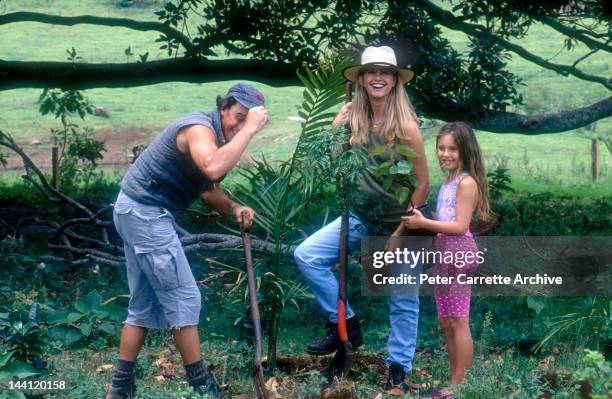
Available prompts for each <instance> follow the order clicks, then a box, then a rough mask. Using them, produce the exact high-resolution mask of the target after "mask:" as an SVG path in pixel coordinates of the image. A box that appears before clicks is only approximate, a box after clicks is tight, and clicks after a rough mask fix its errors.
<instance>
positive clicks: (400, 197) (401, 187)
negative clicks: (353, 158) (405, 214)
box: [368, 143, 416, 204]
mask: <svg viewBox="0 0 612 399" xmlns="http://www.w3.org/2000/svg"><path fill="white" fill-rule="evenodd" d="M381 155H387V158H385V161H384V162H380V163H376V162H372V163H371V166H370V170H371V172H372V173H373V174H374V176H377V177H380V178H382V177H384V181H383V188H384V189H385V190H386V191H389V190H391V188H394V191H395V192H394V195H395V198H396V199H397V202H398V203H400V204H405V203H406V201H407V200H408V198H409V197H410V193H412V192H413V191H414V189H415V187H416V182H415V181H414V180H415V178H414V176H413V172H412V164H411V163H410V162H409V161H407V160H406V159H405V158H410V157H414V156H415V155H416V154H415V152H414V150H413V149H412V148H410V147H408V146H405V145H403V144H400V143H396V144H394V145H381V146H378V147H375V148H374V149H372V151H370V153H369V154H368V156H369V157H370V158H371V159H376V158H378V157H380V156H381Z"/></svg>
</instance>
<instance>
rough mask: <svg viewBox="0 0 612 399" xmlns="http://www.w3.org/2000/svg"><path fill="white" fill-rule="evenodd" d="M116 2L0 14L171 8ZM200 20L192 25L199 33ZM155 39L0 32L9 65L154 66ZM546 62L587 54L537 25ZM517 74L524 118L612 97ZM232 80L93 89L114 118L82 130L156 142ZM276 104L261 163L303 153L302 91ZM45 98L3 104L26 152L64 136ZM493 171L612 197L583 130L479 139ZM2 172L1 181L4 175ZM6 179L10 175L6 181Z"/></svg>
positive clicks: (259, 141)
mask: <svg viewBox="0 0 612 399" xmlns="http://www.w3.org/2000/svg"><path fill="white" fill-rule="evenodd" d="M119 3H121V2H120V1H118V0H105V1H93V0H80V1H50V0H48V1H47V0H29V1H19V2H17V1H3V2H0V12H11V11H17V10H29V11H37V12H48V13H53V14H61V15H80V14H94V15H105V16H117V17H127V18H135V19H139V20H155V16H154V15H153V12H154V11H155V10H157V9H159V8H160V6H161V5H162V4H163V3H164V1H140V2H136V3H137V4H138V6H133V7H129V8H122V7H120V6H119ZM196 23H197V19H194V20H192V21H191V24H193V25H195V24H196ZM445 32H446V34H447V37H448V38H449V39H450V40H451V41H452V42H453V43H454V44H455V45H456V46H457V47H458V48H459V49H467V44H468V41H467V38H466V37H465V36H464V35H462V34H458V33H456V32H450V31H445ZM157 36H158V34H157V33H155V32H135V31H129V30H127V29H122V28H104V27H96V26H90V25H77V26H73V27H60V26H53V25H45V24H39V23H18V24H10V25H6V26H0V37H2V38H3V40H2V43H3V45H2V47H1V48H0V59H6V60H55V61H62V60H66V58H67V53H66V49H70V48H72V47H74V48H75V49H76V51H77V53H78V55H79V56H81V57H83V60H82V61H83V62H102V61H107V62H125V61H126V60H127V57H126V56H125V54H124V49H126V48H127V47H130V48H131V51H132V53H134V54H135V55H134V56H132V58H131V59H130V60H133V58H134V57H137V55H138V54H143V53H145V52H149V59H156V58H163V57H165V56H166V54H165V52H163V51H161V50H159V49H158V44H157V43H155V42H154V40H155V39H156V38H157ZM520 44H521V45H523V46H524V47H526V48H528V49H530V50H531V51H533V52H534V53H537V54H538V55H540V56H542V57H544V58H547V59H551V60H552V61H554V62H557V63H571V62H572V61H573V60H574V59H576V58H577V57H578V56H579V55H582V54H584V53H585V52H586V51H587V50H588V49H586V47H584V46H582V47H578V48H577V49H576V50H575V51H573V52H570V53H568V52H565V51H564V52H560V53H559V50H560V48H561V47H562V44H563V39H562V37H561V36H560V35H558V34H556V33H554V32H551V31H550V30H549V29H546V28H544V27H542V26H535V27H533V29H531V31H530V33H529V35H528V36H527V37H526V38H525V39H524V40H523V41H522V42H521V43H520ZM611 65H612V57H611V56H610V55H609V54H608V55H606V54H597V55H596V56H594V57H591V58H588V59H587V60H585V61H583V62H582V63H581V67H582V68H583V69H584V70H588V71H591V72H592V73H595V74H598V75H601V76H610V75H611V69H610V68H611ZM510 70H511V71H512V72H514V73H516V74H517V75H518V76H520V77H521V78H522V79H523V84H524V85H523V86H522V87H521V92H522V94H523V97H524V99H525V101H524V105H523V106H522V107H520V109H516V110H513V111H516V112H524V113H543V112H557V111H559V110H563V109H569V108H573V107H578V106H584V105H588V104H590V103H592V102H593V101H596V100H598V99H603V98H605V97H607V96H609V92H608V91H607V90H606V89H605V88H603V87H602V86H601V85H598V84H595V83H585V82H582V81H580V80H578V79H575V78H572V77H563V76H561V75H558V74H556V73H554V72H551V71H546V70H542V69H541V68H538V67H536V66H535V65H533V64H531V63H529V62H527V61H525V60H523V59H521V58H519V57H517V56H515V57H513V58H512V60H511V61H510ZM233 83H234V82H233V81H227V82H220V83H210V84H204V85H203V84H187V83H165V84H158V85H151V86H144V87H138V88H130V89H92V90H87V91H86V95H87V96H88V98H89V99H90V100H91V101H92V102H93V103H95V104H96V105H97V106H101V107H104V108H106V109H107V111H108V113H109V115H110V118H108V119H106V118H100V117H93V116H90V117H88V118H87V119H86V121H85V122H84V123H83V124H84V125H87V126H90V127H93V128H95V129H105V131H108V132H110V133H108V134H110V135H111V136H112V135H113V134H116V135H122V134H124V135H125V134H126V133H125V131H126V130H128V129H133V128H146V129H149V130H151V134H150V135H151V136H152V135H154V132H156V131H159V129H161V128H163V127H164V126H165V125H166V124H168V123H169V122H170V121H172V120H173V119H174V118H176V117H177V116H178V115H181V114H184V113H187V112H190V111H192V110H194V109H207V108H210V107H212V106H214V99H215V97H216V95H217V94H221V93H223V92H225V90H226V89H227V88H228V87H229V86H230V85H231V84H233ZM255 84H256V85H257V86H258V87H260V88H261V89H262V91H263V92H264V94H266V96H267V99H268V108H269V112H270V123H269V124H268V126H267V127H266V128H265V129H264V130H263V131H262V132H261V133H260V134H259V135H258V136H257V137H256V138H255V140H254V142H253V143H252V145H251V147H250V148H249V151H250V152H251V154H252V155H253V156H262V155H265V156H267V157H269V158H275V159H280V158H285V157H286V156H288V154H289V153H290V151H291V150H292V148H293V146H294V145H295V142H296V138H297V134H298V132H299V122H297V121H295V120H292V119H291V117H293V116H297V112H296V108H297V106H298V105H299V104H300V103H301V89H300V88H299V87H284V88H272V87H269V86H266V85H261V84H258V83H255ZM40 93H41V90H39V89H18V90H8V91H4V92H2V95H1V96H0V110H1V112H0V129H3V130H6V131H9V132H11V133H12V134H13V135H14V136H15V138H16V139H17V140H18V141H19V142H21V143H24V144H25V143H28V142H29V141H31V140H32V139H34V138H35V139H38V140H40V141H42V147H46V146H47V145H48V142H49V129H50V128H52V127H57V126H58V125H59V123H58V121H56V120H54V119H53V118H52V117H50V116H45V117H43V116H41V115H40V114H39V112H38V105H37V99H38V96H39V95H40ZM436 126H438V125H434V126H432V127H430V128H424V129H423V132H424V134H425V135H426V136H427V137H431V136H433V135H434V134H435V130H436ZM610 131H612V121H611V120H610V118H608V120H602V121H599V122H598V123H597V125H596V126H595V132H596V133H597V134H604V133H608V132H610ZM478 137H479V140H480V143H481V145H482V147H483V151H484V154H485V157H486V159H487V164H488V165H489V167H494V166H495V165H497V164H499V163H505V164H506V165H507V166H508V167H509V168H510V172H511V175H512V177H513V178H514V180H515V184H516V186H517V187H518V188H520V189H523V190H526V191H543V190H553V191H557V192H560V193H566V194H580V195H588V196H591V195H610V194H612V188H611V187H612V184H610V183H611V182H612V175H611V173H610V167H611V164H612V157H611V156H610V153H609V152H608V151H607V150H606V148H605V146H603V145H602V148H601V169H602V172H601V174H602V178H601V180H600V182H598V183H595V184H593V183H590V140H589V139H587V138H586V136H585V131H584V129H579V130H578V131H573V132H568V133H563V134H554V135H541V136H533V137H529V136H524V135H517V134H503V135H502V134H491V133H486V132H478ZM426 146H427V149H428V151H429V153H428V155H429V162H430V166H431V171H432V177H433V181H434V184H437V182H438V181H439V177H440V173H439V171H438V168H437V166H436V163H435V160H434V157H433V147H434V143H433V141H432V140H431V138H429V139H427V140H426ZM0 173H3V172H0ZM3 175H4V176H6V174H5V173H3Z"/></svg>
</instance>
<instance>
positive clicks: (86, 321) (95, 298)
mask: <svg viewBox="0 0 612 399" xmlns="http://www.w3.org/2000/svg"><path fill="white" fill-rule="evenodd" d="M124 319H125V309H124V308H122V307H120V306H117V305H115V304H114V303H112V302H109V301H106V302H102V296H101V295H100V293H98V291H96V290H93V291H91V292H89V293H88V294H87V295H86V296H85V298H83V300H82V301H80V300H77V301H76V302H75V303H74V306H73V309H72V310H71V311H66V310H59V311H54V312H51V313H50V314H49V315H48V316H47V322H48V323H49V324H51V325H52V326H53V327H52V328H51V330H50V333H51V335H52V336H54V337H55V338H57V339H59V340H60V341H61V342H62V343H63V344H64V345H66V346H71V345H73V344H75V343H77V342H79V341H82V340H83V341H85V342H91V340H92V339H94V338H95V337H96V336H98V335H99V334H102V335H103V336H106V337H107V338H116V337H117V335H118V333H119V330H120V325H119V322H121V321H123V320H124Z"/></svg>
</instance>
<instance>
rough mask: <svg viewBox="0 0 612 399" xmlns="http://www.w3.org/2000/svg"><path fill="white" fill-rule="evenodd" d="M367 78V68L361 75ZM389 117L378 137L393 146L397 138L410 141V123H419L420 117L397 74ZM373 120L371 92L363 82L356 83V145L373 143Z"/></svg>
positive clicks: (352, 115) (353, 138) (353, 140)
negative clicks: (371, 130)
mask: <svg viewBox="0 0 612 399" xmlns="http://www.w3.org/2000/svg"><path fill="white" fill-rule="evenodd" d="M362 75H363V69H362V70H361V71H360V72H359V76H362ZM385 109H386V114H385V119H384V124H383V125H382V128H381V129H380V130H379V131H378V132H376V133H375V135H376V137H377V138H378V139H379V140H381V141H383V142H385V143H388V144H390V143H392V142H394V141H395V138H396V137H397V138H401V139H404V140H409V131H410V122H415V123H418V118H417V116H416V113H415V112H414V108H413V106H412V103H411V102H410V99H409V98H408V95H407V94H406V90H405V89H404V86H403V85H402V83H401V81H400V79H399V78H398V76H397V73H396V74H395V86H394V87H393V89H392V90H391V92H390V93H389V96H388V97H387V104H385ZM371 120H372V107H371V106H370V101H369V98H368V93H367V91H366V89H365V87H363V86H362V85H361V84H359V79H358V80H357V81H356V82H355V98H354V99H353V105H352V107H351V112H350V114H349V122H350V125H351V131H352V132H353V134H352V136H351V144H352V145H366V144H368V143H369V141H370V140H369V135H368V133H369V132H370V122H371Z"/></svg>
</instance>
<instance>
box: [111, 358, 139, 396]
mask: <svg viewBox="0 0 612 399" xmlns="http://www.w3.org/2000/svg"><path fill="white" fill-rule="evenodd" d="M135 368H136V362H131V361H127V360H121V359H117V363H116V364H115V369H114V371H113V379H112V381H111V387H110V388H109V389H108V392H107V393H106V399H132V398H133V397H134V393H135V392H136V387H135V385H134V369H135Z"/></svg>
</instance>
